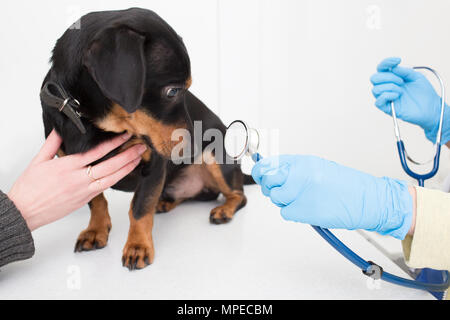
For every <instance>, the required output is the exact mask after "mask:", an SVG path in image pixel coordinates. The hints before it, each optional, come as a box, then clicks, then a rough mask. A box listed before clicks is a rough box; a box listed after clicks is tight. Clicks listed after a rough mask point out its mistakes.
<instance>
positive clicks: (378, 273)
mask: <svg viewBox="0 0 450 320" xmlns="http://www.w3.org/2000/svg"><path fill="white" fill-rule="evenodd" d="M414 69H426V70H429V71H431V72H432V73H433V74H434V75H435V76H436V77H437V78H438V79H439V82H440V84H441V91H442V95H441V97H442V110H441V118H440V124H439V131H438V142H437V146H436V155H435V157H434V167H433V170H432V171H431V172H430V173H428V174H417V173H414V172H413V171H412V170H411V169H410V168H409V166H408V163H407V160H410V161H412V162H413V163H415V164H420V163H418V162H416V161H414V160H412V159H411V158H410V157H409V156H408V154H407V152H406V150H405V145H404V143H403V141H402V139H401V135H400V129H399V125H398V120H397V115H396V112H395V106H394V103H392V104H391V106H392V114H393V118H394V126H395V135H396V138H397V146H398V151H399V155H400V160H401V163H402V166H403V168H404V170H405V171H406V173H407V174H408V175H410V176H411V177H413V178H414V179H417V180H418V182H419V185H420V186H423V185H424V181H425V180H427V179H431V178H432V177H434V176H435V175H436V173H437V171H438V169H439V158H440V151H441V146H440V143H441V136H442V123H443V119H444V107H445V90H444V85H443V82H442V79H441V77H440V76H439V75H438V74H437V73H436V71H434V70H433V69H431V68H428V67H415V68H414ZM224 144H225V150H226V152H227V154H228V156H230V157H231V158H232V159H234V160H235V161H239V160H241V159H242V158H243V157H244V156H249V157H251V158H252V159H253V161H254V162H255V163H256V162H259V161H260V160H262V159H263V157H262V156H261V154H260V153H259V147H260V135H259V133H258V131H257V130H256V129H253V128H250V127H249V126H248V125H247V124H246V123H245V122H244V121H241V120H236V121H234V122H233V123H231V125H230V126H229V127H228V130H227V133H226V135H225V141H224ZM312 227H313V229H314V230H316V231H317V233H319V235H320V236H321V237H322V238H323V239H325V240H326V241H327V242H328V243H329V244H330V245H331V246H332V247H333V248H335V249H336V250H337V251H338V252H339V253H340V254H342V255H343V256H344V257H345V258H347V259H348V260H349V261H350V262H352V263H353V264H354V265H356V266H357V267H358V268H360V269H361V270H362V272H363V274H365V275H366V276H368V277H370V278H372V279H374V280H379V279H381V280H384V281H387V282H390V283H393V284H396V285H401V286H404V287H408V288H413V289H419V290H426V291H429V292H430V293H431V294H433V295H434V296H435V297H436V298H437V299H443V298H444V293H445V291H446V290H447V289H448V288H449V286H450V279H449V274H448V272H447V271H440V270H433V269H422V270H421V272H420V273H419V275H418V276H417V278H416V279H415V280H410V279H406V278H402V277H398V276H396V275H393V274H391V273H388V272H386V271H384V270H383V268H382V267H381V266H379V265H377V264H376V263H374V262H372V261H366V260H365V259H363V258H361V257H360V256H358V255H357V254H356V253H355V252H353V251H352V250H351V249H350V248H349V247H347V246H346V245H345V244H344V243H342V242H341V241H340V240H339V239H338V238H337V237H336V236H335V235H334V234H333V233H332V232H331V231H330V230H328V229H325V228H321V227H317V226H312Z"/></svg>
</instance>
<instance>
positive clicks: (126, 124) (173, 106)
mask: <svg viewBox="0 0 450 320" xmlns="http://www.w3.org/2000/svg"><path fill="white" fill-rule="evenodd" d="M77 32H78V34H77ZM62 39H63V40H60V41H59V43H58V44H57V47H56V48H55V52H54V57H53V62H54V66H55V65H56V67H58V63H59V65H60V66H61V65H62V64H63V62H64V61H67V57H70V56H72V57H74V56H76V57H74V60H77V59H78V60H77V61H78V64H79V65H80V67H79V71H78V72H77V75H76V76H75V77H76V78H77V81H87V82H89V83H91V84H93V86H91V87H90V88H84V89H83V90H81V91H84V92H83V94H82V95H83V96H84V99H85V100H92V99H90V97H93V96H95V95H97V96H99V94H101V95H102V96H104V98H106V100H107V101H108V103H107V104H108V106H107V108H106V109H107V110H104V111H103V112H100V113H97V114H100V115H101V116H96V117H95V119H91V120H93V122H94V123H95V125H97V126H98V127H100V128H101V129H103V130H105V131H112V132H123V131H129V132H130V133H132V134H134V135H137V136H140V137H143V138H148V139H149V140H150V141H151V144H152V145H153V146H154V148H156V149H157V151H158V152H159V153H160V154H162V155H163V156H166V157H168V156H170V150H171V149H172V148H173V146H174V145H175V144H177V143H178V142H174V141H171V133H172V132H173V131H174V130H175V129H178V128H186V129H190V127H191V123H190V118H189V115H188V113H187V109H186V106H185V94H186V91H187V90H188V89H189V87H190V85H191V82H192V80H191V68H190V60H189V56H188V53H187V50H186V47H185V45H184V43H183V41H182V39H181V38H180V37H179V36H178V35H177V33H176V32H175V31H174V30H173V29H172V28H171V27H170V26H169V25H168V24H167V23H166V22H165V21H164V20H162V19H161V18H160V17H159V16H158V15H156V14H155V13H154V12H152V11H149V10H144V9H130V10H125V11H108V12H96V13H91V14H88V15H86V16H84V17H83V18H82V19H81V20H80V25H79V30H70V36H66V37H64V36H63V38H62ZM70 41H72V42H73V41H76V42H77V45H76V46H74V45H73V44H69V43H68V42H70ZM65 45H66V46H65ZM69 45H70V46H69ZM68 50H72V51H75V52H71V53H68V52H67V51H68ZM61 52H63V54H61ZM58 54H59V55H60V56H64V57H65V58H64V59H59V60H60V61H57V60H58V57H59V56H58ZM78 55H79V57H78ZM60 69H63V68H60ZM61 71H63V72H64V70H61ZM86 91H91V92H90V93H86ZM93 91H96V93H95V94H91V93H92V92H93ZM81 99H83V97H82V98H81ZM81 102H82V103H83V101H81ZM84 102H86V103H87V104H88V105H90V108H97V107H98V106H97V105H95V106H94V105H93V104H95V103H94V102H93V101H84Z"/></svg>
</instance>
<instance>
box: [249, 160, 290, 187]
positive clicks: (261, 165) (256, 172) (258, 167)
mask: <svg viewBox="0 0 450 320" xmlns="http://www.w3.org/2000/svg"><path fill="white" fill-rule="evenodd" d="M288 157H289V156H274V157H269V158H264V159H263V160H261V161H259V162H257V163H256V164H255V165H254V166H253V169H252V177H253V180H255V182H256V183H257V184H259V185H260V184H261V181H262V178H263V176H264V175H266V174H268V173H270V174H275V173H276V171H277V169H278V168H280V166H282V165H284V164H286V163H287V158H288Z"/></svg>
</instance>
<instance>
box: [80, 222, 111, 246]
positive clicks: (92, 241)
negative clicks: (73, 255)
mask: <svg viewBox="0 0 450 320" xmlns="http://www.w3.org/2000/svg"><path fill="white" fill-rule="evenodd" d="M109 229H111V228H110V227H108V228H107V229H105V230H102V231H99V230H84V231H83V232H81V233H80V235H79V236H78V240H77V242H76V243H75V249H74V252H83V251H92V250H98V249H103V248H104V247H106V245H107V243H108V236H109Z"/></svg>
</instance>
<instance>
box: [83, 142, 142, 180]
mask: <svg viewBox="0 0 450 320" xmlns="http://www.w3.org/2000/svg"><path fill="white" fill-rule="evenodd" d="M146 150H147V147H146V146H145V145H143V144H138V145H135V146H133V147H131V148H129V149H127V150H126V151H123V152H122V153H120V154H118V155H116V156H114V157H112V158H110V159H108V160H105V161H103V162H101V163H99V164H97V165H95V166H94V167H92V168H91V170H90V177H91V178H92V179H93V180H96V179H101V178H104V177H106V176H109V175H111V174H113V173H115V172H116V171H118V170H120V169H121V168H123V167H124V166H126V165H127V164H128V163H130V162H132V161H134V160H136V159H140V158H141V156H142V154H143V153H144V152H145V151H146Z"/></svg>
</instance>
